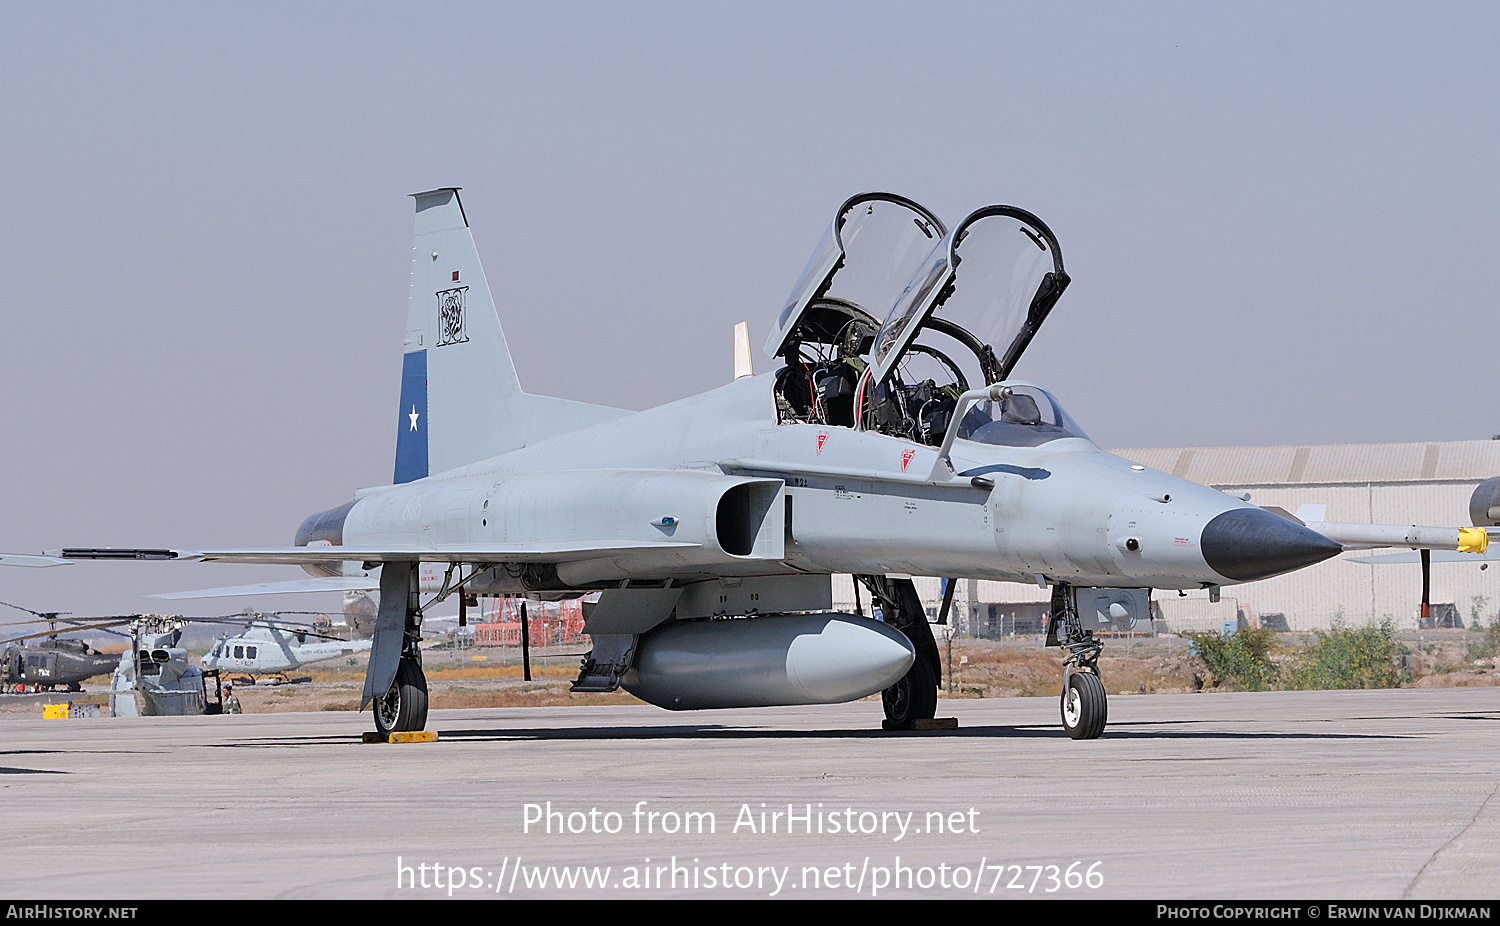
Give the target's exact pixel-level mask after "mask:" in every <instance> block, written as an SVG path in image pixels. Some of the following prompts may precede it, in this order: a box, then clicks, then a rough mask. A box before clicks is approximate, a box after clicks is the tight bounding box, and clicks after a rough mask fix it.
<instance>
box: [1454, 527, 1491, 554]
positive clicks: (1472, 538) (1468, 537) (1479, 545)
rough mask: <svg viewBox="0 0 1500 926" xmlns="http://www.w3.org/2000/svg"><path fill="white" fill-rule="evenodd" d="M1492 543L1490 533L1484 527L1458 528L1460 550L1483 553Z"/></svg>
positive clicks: (1462, 551) (1461, 551)
mask: <svg viewBox="0 0 1500 926" xmlns="http://www.w3.org/2000/svg"><path fill="white" fill-rule="evenodd" d="M1489 545H1490V535H1489V534H1487V533H1485V530H1484V528H1482V527H1460V528H1459V529H1458V552H1460V553H1483V552H1484V551H1485V548H1487V547H1488V546H1489Z"/></svg>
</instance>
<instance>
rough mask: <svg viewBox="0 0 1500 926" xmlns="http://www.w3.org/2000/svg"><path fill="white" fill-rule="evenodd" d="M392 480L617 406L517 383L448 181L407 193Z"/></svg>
mask: <svg viewBox="0 0 1500 926" xmlns="http://www.w3.org/2000/svg"><path fill="white" fill-rule="evenodd" d="M412 195H413V198H414V199H415V200H416V206H417V227H416V242H415V244H414V245H413V249H412V262H411V302H410V307H409V308H408V310H407V322H406V345H405V356H404V357H403V359H402V364H401V408H400V415H399V417H398V418H397V431H396V434H397V437H396V472H395V479H394V481H395V482H397V483H403V482H411V481H412V480H414V479H421V478H422V477H424V476H428V475H431V474H434V473H440V472H443V471H444V470H449V469H453V468H455V467H458V466H464V465H467V464H469V463H474V462H476V461H479V460H483V459H487V458H489V457H492V456H497V455H499V454H502V453H506V452H508V451H511V450H515V449H517V448H519V447H523V446H525V445H526V444H528V443H534V442H536V441H539V440H545V439H546V438H548V437H553V436H555V435H557V434H562V433H566V432H568V431H572V430H576V429H578V428H582V427H587V426H588V425H592V424H597V423H599V422H601V421H606V420H609V419H611V418H614V417H618V416H619V415H620V414H622V412H620V411H619V410H617V409H610V408H605V407H602V406H597V405H588V404H585V403H581V402H570V401H567V400H564V399H554V398H549V397H546V396H534V395H528V394H526V393H525V392H522V391H521V383H520V380H519V379H517V377H516V367H515V364H514V363H513V362H512V360H511V356H510V347H509V345H507V344H506V342H505V333H504V332H503V331H502V330H501V328H500V318H499V316H498V315H497V314H496V311H495V301H494V298H493V297H492V296H491V295H490V287H489V283H488V282H487V281H486V280H485V276H484V268H482V267H481V266H480V264H479V252H478V251H477V250H476V249H475V248H474V237H473V235H471V234H470V232H469V222H468V219H467V218H466V217H465V215H464V209H463V204H462V203H461V202H460V201H459V198H458V188H457V187H445V188H442V189H437V190H429V191H428V192H426V193H414V194H412Z"/></svg>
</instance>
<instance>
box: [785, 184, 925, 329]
mask: <svg viewBox="0 0 1500 926" xmlns="http://www.w3.org/2000/svg"><path fill="white" fill-rule="evenodd" d="M946 232H947V228H946V227H945V226H944V225H943V223H942V222H941V221H939V220H938V218H937V216H935V215H933V214H932V213H931V212H929V211H927V210H926V209H925V208H923V207H922V206H920V205H918V204H917V203H914V202H912V201H911V200H909V199H906V198H905V197H902V196H896V195H895V194H892V193H861V194H860V195H859V196H855V197H853V198H852V199H849V200H847V201H846V202H845V203H844V204H843V205H842V206H840V207H839V211H838V213H837V214H835V215H834V218H833V222H832V223H831V224H830V225H829V226H828V230H827V231H826V232H824V233H823V239H822V240H821V241H819V242H818V246H817V248H816V249H814V250H813V253H812V257H811V258H809V259H808V261H807V267H806V268H804V269H803V271H802V275H801V276H800V277H799V278H798V279H797V285H796V286H794V287H792V293H791V295H790V296H789V297H788V298H787V302H786V306H785V307H784V308H783V309H782V310H781V313H780V314H779V315H778V316H777V318H776V324H775V326H774V327H773V328H772V330H771V336H770V338H768V339H767V340H766V348H765V350H766V355H767V356H769V357H779V356H782V355H783V354H785V353H786V351H787V349H788V347H789V346H790V345H791V344H793V343H796V342H803V341H807V342H813V343H818V344H838V343H839V342H840V341H841V340H842V339H844V338H845V337H848V336H850V334H851V333H852V332H851V322H853V323H856V324H855V325H854V326H853V327H855V328H859V329H863V330H864V332H865V334H864V336H865V337H868V336H869V335H870V334H873V333H874V330H875V328H877V327H878V326H879V325H880V319H881V318H882V317H884V315H885V313H886V312H887V311H889V309H890V307H891V304H892V303H893V302H895V300H896V297H897V296H898V295H900V293H901V288H902V287H903V286H905V285H906V284H907V281H908V280H909V279H910V277H911V275H912V273H914V272H915V271H916V270H917V269H918V268H919V267H921V266H922V263H923V261H924V260H925V259H926V257H927V255H928V254H929V253H931V251H932V248H933V246H934V245H935V244H936V243H937V242H938V241H939V240H940V239H941V238H942V237H943V235H944V234H945V233H946ZM851 346H852V347H854V348H855V349H856V352H858V353H863V352H864V351H862V350H858V348H859V346H860V344H859V341H858V340H855V342H854V344H853V345H851ZM789 359H790V358H789Z"/></svg>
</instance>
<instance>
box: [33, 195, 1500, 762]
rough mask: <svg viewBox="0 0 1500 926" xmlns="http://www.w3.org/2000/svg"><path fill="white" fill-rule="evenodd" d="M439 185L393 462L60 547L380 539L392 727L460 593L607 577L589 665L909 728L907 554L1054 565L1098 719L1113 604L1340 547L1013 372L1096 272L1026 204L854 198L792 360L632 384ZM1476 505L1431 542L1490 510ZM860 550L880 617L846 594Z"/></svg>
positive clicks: (364, 571) (812, 271)
mask: <svg viewBox="0 0 1500 926" xmlns="http://www.w3.org/2000/svg"><path fill="white" fill-rule="evenodd" d="M415 200H416V244H415V247H414V249H413V251H414V253H413V255H412V270H411V297H410V308H409V314H408V316H407V324H406V335H405V356H404V358H403V362H402V369H401V404H400V408H399V413H398V415H397V416H396V426H397V430H396V435H397V436H396V462H395V478H394V480H393V484H392V485H389V486H380V487H376V488H366V489H360V490H359V491H357V492H355V493H354V498H353V500H351V501H347V502H344V503H343V504H341V505H338V506H337V507H334V508H330V509H329V510H327V511H323V512H321V513H318V514H314V515H312V516H311V517H309V518H308V519H307V520H306V522H305V523H303V525H302V527H301V529H300V530H298V531H297V534H296V540H295V545H294V546H290V547H284V548H274V549H236V550H172V549H160V550H138V549H136V550H125V549H68V550H62V551H58V552H56V553H55V554H54V555H55V556H57V557H60V558H62V559H127V558H128V559H179V560H205V561H218V562H241V563H285V564H294V565H299V566H302V567H303V568H304V569H305V570H306V571H307V572H309V573H311V574H312V575H313V576H314V577H317V578H316V579H315V580H313V581H316V582H320V583H322V584H320V585H318V586H317V587H319V588H332V587H338V586H339V584H340V582H341V581H343V580H347V581H348V583H349V585H350V587H368V584H369V583H370V582H371V579H372V578H373V574H374V573H375V572H376V571H377V570H378V574H379V578H378V581H379V587H380V612H379V616H378V618H377V621H376V629H375V633H374V638H373V639H374V642H373V648H372V653H371V659H370V664H369V670H368V674H367V675H366V677H365V687H364V704H371V703H373V704H374V718H375V726H376V729H377V730H378V731H380V732H382V733H387V732H399V731H410V730H420V729H422V728H423V726H424V725H425V723H426V717H427V686H426V680H425V678H424V676H423V672H422V656H421V650H420V649H419V646H418V643H419V641H420V639H421V624H422V615H423V612H424V610H425V609H427V608H430V607H431V606H432V605H433V604H434V603H435V602H437V601H442V600H444V599H445V598H447V597H448V596H450V595H454V594H458V595H460V596H461V597H460V601H461V602H462V601H465V600H467V599H471V598H474V597H476V596H487V595H490V596H529V597H533V598H537V597H540V598H549V599H561V598H572V597H577V596H580V595H583V594H586V593H589V592H595V591H597V592H600V593H601V594H600V595H599V600H598V603H597V604H596V605H595V606H594V607H593V609H592V610H591V611H590V612H589V614H588V618H587V623H586V625H585V630H586V631H587V632H588V633H589V634H590V635H591V636H592V639H593V650H592V652H591V653H590V655H589V656H588V658H587V659H585V661H584V664H583V667H582V670H581V672H580V674H579V678H578V680H577V681H576V682H575V683H574V687H575V690H580V691H610V690H614V689H615V688H617V687H620V686H623V687H624V688H625V689H626V690H627V691H630V692H632V693H634V694H636V695H637V696H639V697H641V698H643V699H644V700H646V701H649V702H651V703H653V704H657V705H660V706H662V707H665V708H668V709H671V710H690V709H695V708H719V707H749V706H762V705H778V704H820V703H832V702H838V701H849V700H853V699H857V698H862V697H865V696H867V695H871V694H874V693H875V692H883V701H884V706H885V714H886V725H887V726H888V727H893V728H909V727H910V726H912V725H913V724H914V723H915V722H916V721H919V720H922V719H928V718H931V717H932V716H933V713H934V711H935V710H936V706H937V680H938V678H939V675H940V672H939V663H938V651H937V646H936V644H935V642H934V640H933V636H932V631H931V629H930V628H929V625H928V620H927V616H926V613H925V611H924V608H923V606H922V603H921V601H920V600H919V599H918V597H917V593H916V589H915V587H914V586H913V584H912V581H911V579H910V578H908V577H909V576H912V575H923V576H943V577H948V578H950V579H957V578H973V579H994V580H1000V581H1011V582H1026V583H1036V584H1038V585H1040V586H1043V587H1046V588H1050V589H1051V594H1052V609H1051V613H1052V618H1051V620H1049V622H1048V629H1047V643H1048V645H1052V646H1060V647H1063V648H1064V649H1065V650H1066V651H1067V659H1066V669H1065V673H1066V674H1065V678H1064V681H1063V697H1062V721H1063V726H1064V727H1065V728H1066V730H1067V732H1068V734H1069V735H1070V736H1072V737H1074V738H1075V739H1088V738H1093V737H1097V736H1098V735H1099V734H1100V733H1101V732H1102V731H1103V729H1104V725H1105V719H1106V703H1105V690H1104V685H1103V683H1102V682H1101V681H1100V678H1099V667H1098V658H1099V653H1100V649H1101V644H1100V642H1099V638H1098V637H1097V636H1096V634H1097V632H1099V631H1100V630H1103V629H1109V628H1128V627H1130V626H1132V624H1134V623H1136V622H1140V624H1141V625H1145V623H1146V622H1147V621H1148V620H1149V608H1150V601H1149V599H1150V591H1151V589H1158V588H1159V589H1189V588H1208V589H1210V590H1211V592H1210V594H1214V593H1216V590H1217V589H1218V587H1219V586H1222V585H1229V584H1233V583H1239V582H1250V581H1254V580H1257V579H1263V578H1266V577H1268V576H1274V575H1279V574H1281V573H1284V572H1289V571H1291V570H1294V569H1298V568H1300V567H1303V566H1307V565H1310V564H1312V563H1316V562H1319V561H1320V560H1323V559H1326V558H1328V557H1330V556H1333V555H1334V554H1336V553H1338V552H1339V551H1340V550H1341V549H1342V547H1341V545H1340V543H1338V542H1336V541H1335V540H1332V539H1329V538H1328V537H1327V536H1324V535H1323V534H1321V533H1318V532H1317V531H1314V530H1311V529H1309V528H1308V527H1306V526H1304V525H1303V524H1301V523H1299V522H1297V521H1295V520H1293V519H1290V518H1287V517H1282V516H1280V515H1278V514H1275V513H1272V512H1270V511H1267V510H1263V509H1261V508H1257V507H1255V506H1253V505H1250V504H1248V503H1247V502H1245V501H1242V500H1240V499H1238V498H1234V497H1231V496H1229V495H1225V494H1224V493H1222V492H1218V491H1216V490H1214V489H1210V488H1207V487H1205V486H1201V485H1197V484H1195V483H1191V482H1187V481H1185V480H1182V479H1178V478H1175V477H1173V476H1170V475H1167V474H1166V473H1161V472H1157V471H1155V470H1150V469H1147V468H1145V467H1143V466H1138V465H1134V464H1132V463H1130V461H1128V460H1124V459H1121V458H1120V457H1117V456H1113V455H1111V454H1109V453H1105V452H1104V451H1102V450H1100V449H1099V448H1098V447H1097V446H1096V445H1095V444H1094V443H1093V441H1091V440H1090V439H1089V438H1088V436H1087V434H1085V433H1084V431H1083V429H1082V428H1081V427H1080V426H1079V425H1078V423H1077V422H1075V421H1074V420H1073V419H1072V418H1071V417H1069V416H1068V413H1067V412H1066V411H1064V410H1063V407H1062V406H1061V405H1060V404H1059V403H1058V401H1057V399H1056V398H1054V397H1053V396H1052V394H1050V393H1049V392H1047V390H1045V389H1043V388H1042V387H1040V386H1038V385H1034V384H1031V383H1026V382H1019V381H1013V380H1011V379H1009V376H1010V372H1011V370H1012V368H1013V367H1014V366H1015V364H1016V361H1017V360H1018V359H1019V358H1020V356H1021V354H1022V352H1024V351H1025V349H1026V346H1027V345H1028V344H1029V343H1030V341H1031V339H1032V338H1033V336H1034V335H1035V334H1036V332H1037V330H1038V328H1039V327H1040V326H1041V325H1042V323H1043V322H1044V321H1045V320H1046V318H1047V315H1048V313H1049V312H1051V310H1052V307H1053V306H1054V305H1055V304H1056V303H1057V301H1058V299H1059V297H1061V296H1062V295H1063V293H1064V292H1065V290H1066V289H1067V286H1068V282H1069V278H1068V274H1067V272H1066V271H1065V270H1064V269H1063V258H1062V251H1061V250H1060V249H1059V247H1058V243H1057V239H1056V237H1055V236H1054V235H1053V233H1052V231H1051V230H1050V229H1049V228H1048V227H1047V226H1046V225H1045V224H1044V223H1043V222H1042V221H1041V220H1040V219H1038V218H1037V217H1036V216H1034V215H1032V214H1031V213H1029V212H1026V211H1024V210H1022V209H1017V208H1014V207H1010V206H989V207H986V208H984V209H980V210H979V211H977V212H974V213H973V214H971V215H969V216H968V217H966V218H965V219H964V220H963V221H962V222H960V223H959V224H958V225H957V226H956V227H955V228H953V229H951V230H949V229H948V228H947V227H946V226H945V225H944V224H943V223H942V222H941V221H939V219H938V218H937V217H936V216H935V215H933V214H932V213H931V212H929V211H928V210H926V209H924V208H923V207H922V206H920V205H918V204H916V203H914V202H912V201H910V200H908V199H904V198H902V197H899V196H894V195H889V194H885V193H869V194H864V195H861V196H856V197H854V198H853V199H850V200H848V201H847V202H845V203H844V204H843V205H842V206H841V207H839V209H838V212H837V214H836V215H835V216H834V219H833V222H832V223H831V225H830V226H829V228H828V230H827V232H826V234H824V236H823V238H822V241H821V242H820V243H819V244H818V246H817V249H816V250H815V251H814V252H813V255H812V258H811V260H810V261H809V262H808V264H807V268H806V269H805V270H804V271H803V273H802V276H801V278H800V279H798V281H797V283H796V286H795V287H794V288H793V290H792V293H791V296H790V298H788V299H787V301H786V303H785V305H784V306H782V307H780V308H779V311H778V312H777V314H776V315H775V316H774V318H773V319H772V330H771V335H770V339H769V340H768V341H767V342H766V348H765V350H766V353H767V355H768V356H770V357H772V358H774V359H776V360H777V361H779V369H776V370H775V371H774V372H767V373H762V374H760V375H750V376H744V377H741V378H739V379H736V380H734V381H733V382H731V383H730V384H729V385H726V386H723V387H721V388H719V389H715V390H713V391H711V392H707V393H704V394H703V395H698V396H693V397H692V398H688V399H683V400H681V401H678V402H673V403H671V404H669V405H664V406H661V407H659V408H653V409H650V410H648V411H643V412H627V411H622V410H619V409H615V408H608V407H604V406H598V405H590V404H585V403H581V402H573V401H567V400H563V399H556V398H548V397H544V396H538V395H531V394H529V393H526V392H523V391H522V389H521V384H520V382H519V380H518V379H517V377H516V371H515V367H514V365H513V364H512V362H511V356H510V351H509V349H508V347H507V345H506V341H505V335H504V334H503V333H502V331H501V328H500V321H499V318H498V316H497V314H496V309H495V304H494V301H493V299H492V297H491V294H490V289H489V286H488V285H487V284H486V282H485V276H484V271H483V270H482V269H481V268H480V265H479V256H478V253H477V252H476V251H475V248H474V241H473V238H472V237H471V235H470V232H469V221H468V218H467V217H466V216H465V214H464V210H463V207H462V205H461V204H460V202H459V196H458V190H457V189H456V188H445V189H438V190H431V191H428V192H425V193H418V194H416V195H415ZM1450 533H1452V534H1453V536H1452V537H1449V536H1448V535H1447V534H1444V535H1443V536H1442V537H1438V538H1436V539H1432V538H1429V539H1428V540H1426V541H1424V543H1425V544H1426V545H1429V546H1446V548H1447V549H1460V548H1463V549H1475V548H1479V549H1482V547H1483V544H1484V542H1485V541H1486V540H1487V536H1486V534H1485V532H1484V530H1482V529H1480V530H1478V531H1474V530H1472V529H1454V530H1452V531H1450ZM424 564H427V565H426V569H427V570H428V572H429V574H430V575H435V576H438V577H440V581H436V582H432V581H429V582H423V581H422V579H421V577H422V572H423V565H424ZM434 564H435V565H434ZM434 568H435V569H436V572H433V571H432V570H434ZM836 572H842V573H851V574H853V575H854V576H855V578H856V581H857V582H858V583H859V584H860V585H863V586H864V587H865V588H866V589H868V592H869V594H870V596H871V600H872V604H874V605H877V606H878V608H879V611H880V614H881V618H882V619H881V620H874V619H871V618H869V617H865V616H863V615H862V614H844V613H835V612H834V611H833V600H832V591H831V574H833V573H836ZM294 584H295V583H294ZM954 584H955V583H953V582H950V583H948V587H949V589H952V588H953V586H954ZM289 587H290V586H289ZM949 594H950V598H949V600H947V601H945V602H944V610H945V611H946V608H947V606H948V604H949V603H951V592H950V593H949ZM461 607H462V605H461Z"/></svg>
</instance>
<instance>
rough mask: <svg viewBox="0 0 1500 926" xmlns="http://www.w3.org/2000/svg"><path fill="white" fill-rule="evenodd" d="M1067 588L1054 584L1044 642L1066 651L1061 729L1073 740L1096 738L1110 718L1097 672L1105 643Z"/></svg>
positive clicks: (1102, 686)
mask: <svg viewBox="0 0 1500 926" xmlns="http://www.w3.org/2000/svg"><path fill="white" fill-rule="evenodd" d="M1068 591H1069V589H1068V587H1067V586H1065V585H1058V586H1055V587H1054V588H1053V590H1052V619H1051V621H1049V622H1048V625H1047V645H1048V646H1061V647H1063V648H1065V649H1066V650H1067V651H1068V657H1067V659H1066V660H1064V662H1063V691H1062V705H1061V707H1062V724H1063V729H1064V730H1066V731H1067V734H1068V736H1069V737H1071V738H1073V739H1075V740H1091V739H1098V738H1099V735H1100V734H1101V733H1103V732H1104V725H1105V723H1106V721H1107V720H1108V719H1109V699H1108V697H1107V696H1106V694H1105V691H1104V681H1103V679H1102V678H1101V677H1100V675H1099V654H1100V653H1101V652H1103V650H1104V644H1102V643H1100V642H1099V639H1098V638H1097V637H1095V636H1094V632H1093V631H1092V630H1088V629H1085V628H1084V626H1083V621H1082V620H1080V619H1079V617H1078V610H1077V608H1076V607H1075V606H1074V603H1073V596H1072V595H1069V594H1068Z"/></svg>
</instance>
